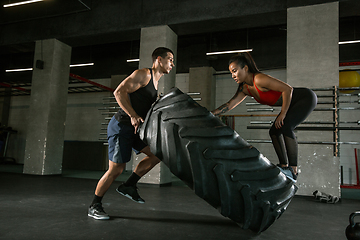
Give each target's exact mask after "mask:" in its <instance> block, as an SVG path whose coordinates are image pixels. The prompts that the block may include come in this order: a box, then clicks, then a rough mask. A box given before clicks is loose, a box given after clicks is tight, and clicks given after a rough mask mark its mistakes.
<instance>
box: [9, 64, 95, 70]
mask: <svg viewBox="0 0 360 240" xmlns="http://www.w3.org/2000/svg"><path fill="white" fill-rule="evenodd" d="M93 65H94V63H81V64H72V65H70V67H86V66H93ZM32 70H33V68H19V69H9V70H5V72H23V71H32Z"/></svg>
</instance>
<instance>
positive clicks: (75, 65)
mask: <svg viewBox="0 0 360 240" xmlns="http://www.w3.org/2000/svg"><path fill="white" fill-rule="evenodd" d="M93 65H94V63H81V64H73V65H70V67H85V66H93Z"/></svg>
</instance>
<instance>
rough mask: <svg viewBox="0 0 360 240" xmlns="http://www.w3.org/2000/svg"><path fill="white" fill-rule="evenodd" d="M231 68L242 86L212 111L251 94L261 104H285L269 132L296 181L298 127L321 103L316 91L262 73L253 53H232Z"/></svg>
mask: <svg viewBox="0 0 360 240" xmlns="http://www.w3.org/2000/svg"><path fill="white" fill-rule="evenodd" d="M229 70H230V72H231V76H232V78H233V79H234V80H235V82H237V83H238V84H239V87H238V89H237V91H236V93H235V95H234V96H233V97H232V98H231V99H230V100H229V101H228V102H227V103H225V104H223V105H221V106H220V107H219V108H217V109H215V110H213V111H212V113H213V114H214V115H215V116H217V115H220V114H223V113H225V112H227V111H230V110H231V109H233V108H234V107H236V106H237V105H238V104H239V103H241V102H242V101H243V100H244V99H245V98H246V96H248V95H250V96H252V97H254V99H255V100H256V101H257V102H259V103H261V104H265V105H270V106H281V111H280V113H279V115H278V116H277V117H276V119H275V121H274V124H273V125H272V126H271V128H270V131H269V134H270V137H271V140H272V143H273V145H274V148H275V152H276V154H277V156H278V158H279V162H280V164H279V165H278V167H280V170H282V171H283V172H284V173H285V174H286V175H287V176H288V177H290V178H291V179H292V180H293V181H296V179H297V175H298V171H297V162H298V146H297V145H298V144H297V141H296V137H295V134H294V129H295V128H296V126H298V125H299V124H300V123H302V122H303V121H304V120H305V119H306V118H307V116H309V114H310V113H311V112H312V111H313V110H314V108H315V106H316V104H317V97H316V94H315V93H314V92H313V91H312V90H310V89H308V88H292V87H291V86H290V85H289V84H287V83H284V82H282V81H280V80H278V79H276V78H273V77H271V76H268V75H265V74H263V73H261V72H260V71H259V70H258V69H257V67H256V64H255V62H254V60H253V59H252V57H251V55H250V54H249V53H241V54H238V55H236V56H234V57H232V58H231V59H230V61H229Z"/></svg>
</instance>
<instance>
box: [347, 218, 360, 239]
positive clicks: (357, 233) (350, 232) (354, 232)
mask: <svg viewBox="0 0 360 240" xmlns="http://www.w3.org/2000/svg"><path fill="white" fill-rule="evenodd" d="M356 216H360V211H358V212H353V213H352V214H350V216H349V222H350V225H349V226H347V228H346V230H345V234H346V238H347V239H348V240H360V223H359V222H358V223H355V222H354V218H355V217H356Z"/></svg>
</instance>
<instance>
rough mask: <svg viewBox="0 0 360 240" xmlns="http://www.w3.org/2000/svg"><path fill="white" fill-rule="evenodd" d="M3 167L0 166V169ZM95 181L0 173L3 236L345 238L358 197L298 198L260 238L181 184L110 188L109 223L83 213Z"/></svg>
mask: <svg viewBox="0 0 360 240" xmlns="http://www.w3.org/2000/svg"><path fill="white" fill-rule="evenodd" d="M0 170H1V168H0ZM96 183H97V180H95V179H81V178H71V177H63V176H33V175H24V174H19V173H9V172H1V171H0V189H1V195H0V196H1V197H0V206H1V223H0V239H6V240H10V239H16V240H19V239H27V240H28V239H37V240H38V239H51V240H53V239H131V240H132V239H134V240H142V239H147V240H148V239H157V240H162V239H174V240H175V239H179V240H180V239H181V240H185V239H186V240H187V239H256V240H262V239H267V240H272V239H274V240H275V239H276V240H278V239H292V240H296V239H301V240H304V239H326V240H332V239H334V240H335V239H336V240H341V239H346V237H345V234H344V231H345V228H346V226H347V225H348V224H349V223H348V216H349V214H350V213H351V212H354V211H356V210H360V200H352V199H342V201H341V202H340V203H337V204H326V203H319V202H317V201H315V200H314V198H312V197H303V196H296V197H295V198H294V199H293V200H292V202H291V203H290V205H289V207H288V209H287V210H286V212H285V213H284V214H283V215H282V216H281V217H280V218H279V219H278V220H277V221H276V222H275V223H274V224H273V225H272V226H271V227H270V228H269V229H267V230H266V231H265V232H263V233H261V234H260V235H257V234H254V233H252V232H250V231H247V230H243V229H241V228H240V227H238V226H237V224H235V223H234V222H232V221H231V220H229V219H227V218H225V217H223V216H221V215H220V214H219V213H218V212H217V210H216V209H214V208H212V207H211V206H210V205H208V204H207V203H206V202H205V201H204V200H202V199H200V198H199V197H197V196H196V195H195V194H194V193H193V192H192V190H190V189H189V188H188V187H186V186H184V185H175V186H171V187H155V186H152V185H144V184H142V185H139V189H140V192H139V193H140V195H141V196H142V197H143V198H144V199H145V200H146V203H145V204H138V203H135V202H132V201H130V200H129V199H127V198H124V197H122V196H120V195H119V194H118V193H116V192H115V188H116V187H117V185H118V184H119V182H115V183H114V184H113V186H111V188H110V190H109V191H108V193H107V194H106V195H105V197H104V200H103V205H104V208H105V210H106V211H107V213H108V214H110V216H111V219H110V220H103V221H100V220H94V219H92V218H89V217H88V216H87V208H88V205H89V204H90V202H91V200H92V197H93V192H94V189H95V185H96Z"/></svg>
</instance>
